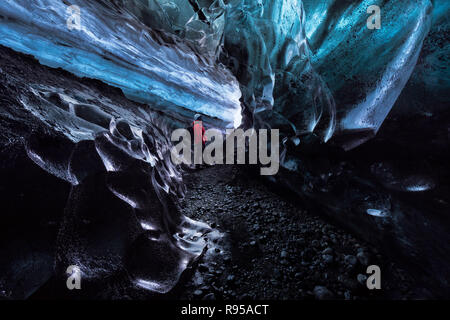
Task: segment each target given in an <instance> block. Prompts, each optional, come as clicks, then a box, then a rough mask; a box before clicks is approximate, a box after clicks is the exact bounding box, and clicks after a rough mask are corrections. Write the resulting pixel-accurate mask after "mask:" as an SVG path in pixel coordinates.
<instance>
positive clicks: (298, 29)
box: [0, 0, 450, 292]
mask: <svg viewBox="0 0 450 320" xmlns="http://www.w3.org/2000/svg"><path fill="white" fill-rule="evenodd" d="M374 4H375V5H379V6H380V8H381V12H382V26H381V29H379V30H369V29H368V28H367V26H366V20H367V18H368V16H369V15H368V14H367V11H366V9H367V8H368V7H369V6H370V5H374ZM77 5H78V6H80V8H81V26H82V28H81V30H69V29H68V28H67V26H66V19H67V18H68V12H67V8H68V4H67V3H66V2H65V1H54V0H39V1H37V0H32V1H26V0H14V1H1V2H0V44H1V45H3V46H6V47H10V48H12V49H14V50H16V51H19V52H23V53H26V54H30V55H32V56H34V57H36V58H37V59H38V60H39V61H40V62H41V63H42V64H44V65H48V66H51V67H55V68H56V67H60V68H62V69H65V70H67V71H69V72H71V73H73V74H75V75H78V76H81V77H87V78H92V79H98V80H101V81H103V82H105V83H107V84H109V85H112V86H114V87H117V88H120V89H121V90H122V91H123V92H124V93H125V95H126V96H127V97H129V98H130V99H132V100H135V101H137V102H141V103H145V104H146V105H148V106H149V107H150V108H141V109H139V110H138V111H137V110H133V111H131V110H129V109H128V108H126V107H122V106H120V105H117V104H115V103H113V102H111V101H108V100H105V99H103V98H102V97H98V96H95V94H93V92H91V91H90V89H89V88H85V87H83V88H81V89H78V90H76V91H75V92H74V91H73V90H72V91H71V90H67V88H61V87H57V86H51V85H48V84H47V85H42V84H40V83H31V84H29V86H24V87H25V88H26V90H27V94H22V95H18V97H19V98H20V101H19V104H18V105H19V106H20V108H22V109H24V110H26V111H27V112H29V113H30V114H31V115H33V117H35V118H36V119H38V120H39V123H43V124H45V126H46V127H48V128H51V130H52V132H54V133H55V132H56V133H57V134H58V135H59V134H61V135H62V136H63V137H64V138H65V139H67V141H66V140H65V141H66V142H67V144H64V146H61V148H62V150H56V151H55V150H50V151H49V150H47V149H46V148H45V147H46V146H45V144H43V143H42V141H40V140H39V139H37V140H33V139H31V140H30V141H27V144H26V147H27V149H26V151H27V156H28V157H29V159H31V161H33V163H35V164H36V165H37V166H39V167H41V168H43V169H44V170H46V171H47V172H49V173H50V174H51V175H52V176H56V177H58V178H60V179H62V180H64V181H66V182H68V183H69V184H70V185H71V186H72V187H73V189H74V191H73V195H74V196H75V195H76V196H79V197H86V199H91V198H89V196H90V195H89V190H92V189H95V188H99V190H102V192H103V196H104V197H105V198H106V199H110V200H111V203H113V204H117V207H118V208H120V209H121V210H122V209H123V210H122V211H121V214H119V215H118V217H117V220H116V221H115V222H116V223H118V224H120V223H130V221H129V220H127V216H126V213H125V214H123V213H124V212H128V211H127V210H131V211H133V212H135V213H136V221H133V222H132V225H133V228H137V230H140V231H142V230H145V231H146V233H145V234H144V235H142V236H139V237H138V238H137V239H132V242H133V243H134V244H135V246H134V247H133V251H132V252H131V253H130V259H129V260H127V262H126V263H127V265H126V268H128V270H133V274H134V281H135V284H136V285H137V286H140V287H142V288H146V289H149V290H152V291H159V292H165V291H167V290H169V289H170V288H171V287H173V285H175V283H176V281H177V279H178V278H179V275H180V273H181V272H182V270H184V269H185V268H186V265H187V263H188V262H189V261H192V260H193V259H194V257H196V256H198V254H199V252H200V251H201V248H203V244H202V243H200V244H199V243H192V242H189V241H185V239H184V240H183V239H182V237H179V236H178V235H177V234H178V232H179V233H180V234H189V233H192V234H195V233H196V232H198V231H199V230H203V228H202V227H199V226H198V225H196V224H195V222H193V221H189V220H186V219H184V218H180V217H179V216H178V217H177V216H175V217H173V216H171V215H170V213H169V211H167V212H164V214H163V217H164V219H166V220H164V219H163V220H164V221H166V224H165V225H164V226H163V227H165V228H166V231H167V228H168V229H169V231H170V232H163V233H158V230H159V229H161V227H162V226H161V225H158V223H160V222H161V221H160V219H159V218H160V216H159V215H156V216H155V215H152V214H149V212H158V213H159V212H160V211H161V210H163V211H164V208H162V207H160V204H161V203H163V204H165V203H166V200H167V199H166V198H165V197H167V196H169V197H174V198H176V197H177V196H178V195H179V194H180V192H181V191H182V190H180V188H181V185H180V183H179V182H180V181H179V179H180V177H179V172H178V171H177V170H176V169H175V168H173V167H172V166H171V164H170V162H169V161H168V160H167V159H165V158H164V150H166V148H167V145H166V143H164V141H165V139H166V137H165V135H167V132H161V131H158V129H156V128H152V127H151V125H150V124H154V123H157V122H159V121H161V119H162V117H158V116H155V114H156V113H155V114H154V113H152V112H151V110H157V111H162V112H164V113H165V114H166V115H168V116H169V118H170V119H171V121H175V122H176V123H177V125H178V126H180V125H183V124H186V123H187V122H190V119H191V118H192V115H193V114H195V113H202V114H204V115H206V116H208V120H207V121H208V122H209V123H210V124H212V125H214V126H217V127H219V128H225V127H230V126H233V127H238V126H240V125H241V126H243V127H252V126H253V127H257V128H258V127H259V128H266V127H268V128H276V129H280V132H281V134H282V139H283V142H284V143H283V146H282V154H281V159H282V162H281V165H282V166H283V168H284V171H283V172H282V173H281V174H280V175H279V176H278V177H275V178H274V179H275V180H276V181H277V182H278V183H279V184H281V185H285V186H287V187H288V188H290V189H292V190H294V191H295V192H297V193H298V194H299V195H300V196H301V197H303V199H305V200H306V201H315V202H316V203H320V207H321V208H324V209H325V211H326V212H328V213H330V215H331V216H333V217H334V218H336V219H337V220H339V221H341V222H342V223H344V224H345V225H346V226H347V227H349V228H350V229H352V230H354V231H355V232H356V233H358V232H359V234H360V235H361V236H363V237H367V238H369V240H370V241H372V242H375V243H377V242H378V243H381V245H386V244H387V243H388V244H389V247H388V248H387V249H386V250H393V249H392V248H394V247H395V246H397V247H398V248H400V249H399V251H401V252H407V253H408V254H410V255H411V256H414V257H421V256H423V257H424V258H423V259H424V260H426V261H427V263H428V264H427V267H426V269H428V270H431V272H434V273H435V274H443V275H444V276H443V277H442V278H441V280H442V281H443V283H444V284H445V281H446V280H445V279H444V277H445V274H446V273H445V270H443V269H442V264H440V263H439V261H445V259H446V258H445V257H446V256H448V252H447V251H445V250H443V249H441V248H438V247H437V246H436V245H430V246H429V247H427V248H426V246H424V245H423V243H424V242H426V241H424V240H423V239H425V238H426V237H428V238H426V239H429V240H430V241H429V243H431V244H435V243H438V242H440V241H443V240H444V242H445V241H446V240H445V239H448V236H447V235H446V230H444V229H445V228H444V226H445V224H442V225H441V224H440V223H439V222H440V221H442V220H444V221H446V219H447V218H446V217H443V216H442V212H445V211H446V209H448V203H449V202H448V199H447V198H446V195H447V197H448V188H447V189H446V187H445V186H443V183H442V177H439V176H437V175H436V174H433V170H435V171H436V172H446V171H445V169H444V168H445V166H447V164H448V161H447V162H446V160H448V157H447V156H446V155H447V154H448V132H449V129H448V102H449V100H450V99H449V95H448V92H449V90H448V87H449V84H450V80H449V79H450V78H449V72H448V66H446V65H448V56H449V54H448V53H449V42H448V31H449V22H448V18H447V15H448V12H449V8H450V4H449V3H448V1H446V0H435V1H431V0H417V1H408V0H398V1H394V0H387V1H382V0H370V1H369V0H358V1H343V0H149V1H144V0H100V1H93V0H91V1H90V0H79V1H77ZM93 101H94V102H93ZM8 110H9V109H8ZM8 110H7V111H5V113H6V114H7V116H10V115H9V114H8V112H12V111H10V110H9V111H8ZM0 111H1V112H2V113H3V110H0ZM154 117H157V119H155V118H154ZM172 125H174V124H173V123H172ZM174 126H175V125H174ZM382 129H384V130H382ZM149 132H151V134H148V133H149ZM56 133H55V134H56ZM374 137H376V139H373V138H374ZM11 139H12V138H11ZM17 139H19V138H17ZM12 140H14V139H12ZM55 143H56V142H55ZM416 143H417V146H416V145H415V144H416ZM56 144H57V143H56ZM57 145H58V144H57ZM67 149H70V152H68V150H67ZM341 149H344V150H345V151H346V152H344V153H343V152H342V150H341ZM43 150H44V151H48V152H43ZM58 151H61V152H58ZM446 152H447V153H446ZM439 154H442V155H443V156H442V157H441V158H439V157H438V155H439ZM63 155H65V156H63ZM396 157H397V158H396ZM446 157H447V158H446ZM442 159H443V160H442ZM85 163H89V164H90V165H89V166H88V167H86V166H85V165H84V164H85ZM130 164H132V165H131V167H133V166H136V168H139V169H142V170H144V171H145V174H143V175H142V174H139V172H136V171H135V170H138V169H136V168H134V169H130ZM155 166H159V167H158V168H159V169H158V170H154V169H150V168H155ZM143 167H144V168H143ZM430 168H432V169H430ZM147 169H148V170H147ZM98 170H100V171H102V170H103V171H104V172H103V171H102V174H103V175H104V176H101V177H100V178H98V177H97V178H98V179H100V180H101V179H105V180H106V184H104V185H102V184H101V183H99V181H98V180H96V179H93V178H92V175H93V174H94V175H95V173H96V172H97V171H98ZM124 172H126V174H124ZM160 172H162V173H163V176H161V175H160ZM141 173H142V172H141ZM124 175H128V177H130V176H131V177H133V179H134V181H135V183H136V185H139V186H141V187H142V190H144V191H142V190H140V191H137V190H135V189H133V188H132V187H130V186H129V185H128V184H127V181H126V180H127V178H125V177H124ZM444 176H445V174H444ZM86 179H88V180H87V184H86V182H85V181H86ZM151 186H153V187H155V188H156V190H157V192H156V193H155V192H153V191H154V190H153V191H152V188H151ZM411 194H412V195H413V196H411ZM148 199H153V200H155V201H148ZM161 199H163V200H161ZM405 199H406V200H405ZM417 199H419V200H420V201H418V200H417ZM91 200H92V199H91ZM86 201H88V200H86ZM89 201H90V200H89ZM169 202H170V201H169ZM427 206H428V207H427ZM442 208H444V209H442ZM70 210H71V211H70V213H71V216H68V219H69V220H68V221H70V223H68V224H67V225H66V230H65V232H64V235H66V236H67V239H65V238H64V239H61V243H63V244H64V245H65V246H70V245H71V243H72V242H75V243H78V242H79V241H80V239H79V238H78V236H79V229H77V228H82V226H80V225H77V224H76V223H75V224H74V225H71V222H72V221H73V220H77V219H78V218H77V217H82V219H84V218H85V215H86V212H85V211H84V208H83V207H80V206H78V205H77V203H76V201H72V202H70ZM119 211H120V210H119ZM131 211H130V212H131ZM175 211H176V210H175ZM424 212H426V213H427V214H426V215H425V214H424ZM103 214H105V212H103V211H101V210H100V209H99V217H98V219H99V221H102V219H103V218H104V217H103V216H102V215H103ZM70 219H73V220H70ZM121 219H123V220H121ZM180 219H181V220H180ZM77 221H78V220H77ZM111 223H112V225H111V228H115V227H117V226H116V225H115V224H114V223H113V222H111ZM181 229H182V230H181ZM131 234H133V232H131ZM168 234H172V235H174V236H173V238H170V239H168V238H167V235H168ZM418 234H420V235H421V236H420V237H419V236H417V235H418ZM89 236H91V235H89ZM422 237H423V238H422ZM94 238H95V237H94ZM125 238H126V237H125ZM158 239H160V240H161V241H159V240H158ZM436 239H437V240H438V241H437V240H436ZM82 240H83V239H82ZM84 240H86V239H84ZM84 240H83V241H84ZM128 240H129V239H124V241H128ZM389 240H390V241H389ZM130 241H131V240H130ZM112 242H113V243H114V241H112ZM394 244H395V245H394ZM102 245H104V243H101V244H99V248H101V247H102ZM391 247H392V248H391ZM99 248H92V250H94V252H96V250H100V249H99ZM59 249H60V250H59V251H58V252H59V257H60V259H61V261H66V262H68V261H72V260H78V262H79V263H80V264H81V265H84V266H85V270H84V272H85V273H87V274H88V273H89V272H93V270H94V271H96V272H99V273H102V272H114V271H115V270H109V271H108V270H106V271H105V270H101V268H98V270H97V269H96V267H95V266H94V265H95V261H91V260H90V259H89V256H91V255H92V254H91V253H89V254H87V253H86V251H84V250H85V247H82V246H80V247H78V248H76V249H75V250H74V252H75V253H74V255H68V254H66V252H67V247H64V246H62V247H60V248H59ZM111 249H117V250H118V251H117V252H116V255H114V254H113V255H111V256H108V257H104V258H105V260H104V261H108V259H109V261H114V263H113V264H112V265H114V266H118V265H120V263H122V262H121V261H120V259H119V258H117V257H118V256H119V257H120V254H121V253H123V251H120V250H122V249H123V248H120V246H118V247H116V248H111ZM158 250H163V251H164V250H165V251H170V252H172V253H173V255H172V256H171V257H172V258H173V259H174V260H176V261H177V263H176V264H173V265H172V266H171V267H172V268H171V269H170V270H166V271H167V272H166V271H161V270H154V269H148V270H147V269H145V268H141V265H140V263H139V261H138V260H139V259H138V258H137V257H139V256H142V257H143V261H146V262H148V263H149V264H150V262H151V261H152V259H153V256H152V255H151V253H152V252H154V251H158ZM112 251H114V250H112ZM397 252H398V251H397ZM435 257H437V258H436V259H435ZM160 258H161V259H160V260H158V264H157V265H167V264H169V262H168V261H167V260H166V258H167V259H168V257H160ZM115 259H116V260H115ZM104 261H103V262H104ZM436 261H437V262H436ZM89 270H90V271H89ZM93 273H94V275H93V276H95V272H93Z"/></svg>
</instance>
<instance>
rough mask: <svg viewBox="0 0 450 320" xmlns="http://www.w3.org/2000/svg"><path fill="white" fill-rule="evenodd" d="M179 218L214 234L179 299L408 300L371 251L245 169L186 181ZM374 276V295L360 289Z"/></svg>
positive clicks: (209, 171) (398, 274) (201, 173)
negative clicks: (376, 271) (372, 269)
mask: <svg viewBox="0 0 450 320" xmlns="http://www.w3.org/2000/svg"><path fill="white" fill-rule="evenodd" d="M185 181H186V183H187V190H188V191H187V194H186V197H185V199H184V200H183V201H182V208H183V210H184V214H186V215H187V216H189V217H191V218H193V219H196V220H201V221H204V222H206V223H208V224H209V225H210V226H212V227H213V228H214V229H216V230H217V231H215V232H213V233H211V234H209V235H206V238H208V243H209V245H208V250H207V251H206V253H205V255H204V256H203V258H202V259H201V260H200V261H199V264H198V267H197V268H195V270H194V272H193V276H192V278H191V279H190V280H188V281H187V282H186V283H185V284H184V285H181V287H180V288H178V289H177V290H175V292H174V294H175V295H176V296H177V297H181V298H183V299H199V300H200V299H203V300H214V299H219V300H220V299H224V300H228V299H241V300H247V299H282V300H285V299H330V298H331V299H387V298H393V299H411V298H420V297H417V296H416V293H415V292H414V291H413V290H412V288H414V280H413V279H412V278H411V277H410V276H409V275H408V274H407V273H406V272H405V271H404V270H402V269H401V268H400V267H398V266H397V265H396V263H394V262H393V261H392V260H390V259H388V258H386V257H384V256H383V255H381V254H380V253H379V252H378V251H377V249H376V248H374V247H372V246H370V245H368V244H367V243H365V242H363V241H360V240H358V239H356V238H355V237H353V236H352V235H350V234H348V233H347V232H346V231H344V230H342V229H340V228H339V227H337V226H334V225H332V224H329V223H327V222H325V221H324V220H323V219H322V218H320V217H318V216H315V215H313V214H311V213H310V212H308V211H307V210H306V209H305V208H304V207H302V205H301V203H300V204H299V203H295V199H288V198H287V197H283V196H282V195H280V194H275V193H273V192H271V191H270V190H269V188H268V187H267V186H266V185H265V184H264V183H262V181H261V179H260V178H259V177H256V176H252V174H249V170H248V168H247V167H245V166H227V165H223V166H215V167H208V168H203V169H200V170H196V171H192V172H187V173H186V174H185ZM373 264H374V265H378V266H380V268H381V275H382V278H381V286H382V289H381V290H369V289H367V286H366V279H367V277H366V276H367V274H366V269H367V267H368V266H369V265H373Z"/></svg>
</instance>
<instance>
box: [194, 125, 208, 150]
mask: <svg viewBox="0 0 450 320" xmlns="http://www.w3.org/2000/svg"><path fill="white" fill-rule="evenodd" d="M192 126H193V127H194V143H196V144H197V143H200V142H201V143H202V144H203V145H205V144H206V136H205V127H203V122H202V121H194V122H193V123H192Z"/></svg>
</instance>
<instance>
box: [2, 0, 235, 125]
mask: <svg viewBox="0 0 450 320" xmlns="http://www.w3.org/2000/svg"><path fill="white" fill-rule="evenodd" d="M77 5H78V6H79V7H80V9H81V15H80V23H81V30H77V29H72V30H70V29H69V28H68V26H67V21H68V19H69V18H70V14H71V13H70V12H69V11H68V6H67V5H66V4H65V3H64V2H63V1H52V0H47V1H26V0H18V1H2V3H1V4H0V15H1V21H0V38H1V40H0V44H2V45H4V46H7V47H10V48H12V49H14V50H17V51H20V52H23V53H27V54H31V55H33V56H35V57H36V58H38V59H39V61H40V62H41V63H43V64H45V65H48V66H51V67H61V68H63V69H66V70H68V71H70V72H72V73H74V74H76V75H78V76H80V77H89V78H94V79H99V80H102V81H104V82H106V83H108V84H110V85H112V86H116V87H119V88H121V89H122V90H123V91H124V93H125V94H126V95H127V96H128V97H130V98H131V99H133V100H136V101H138V102H144V103H147V104H149V105H152V106H153V107H155V108H159V109H161V110H164V111H166V112H171V113H172V114H176V113H181V114H183V112H185V110H190V111H191V113H186V112H185V113H186V114H188V115H189V114H190V115H191V116H192V113H193V112H194V113H195V112H199V113H203V114H205V115H207V116H210V117H211V118H217V119H220V120H222V121H223V122H225V125H231V126H239V124H240V110H241V109H240V102H239V99H240V97H241V93H240V90H239V85H238V83H237V81H236V80H235V78H234V77H233V76H232V75H231V73H230V72H229V71H228V70H226V69H225V68H223V67H222V66H220V65H212V64H210V63H208V62H207V61H206V59H204V58H203V57H202V56H200V55H198V54H197V53H196V52H195V51H194V50H192V49H191V48H190V47H189V46H188V45H187V44H186V43H183V42H182V41H179V40H177V39H174V38H173V39H171V40H169V39H168V38H170V37H168V38H167V39H164V38H163V37H162V36H161V35H159V34H157V33H155V32H153V31H152V30H151V29H149V28H148V27H146V26H145V25H144V24H143V23H141V22H139V20H138V19H137V18H136V17H134V16H132V15H131V14H130V13H128V12H127V11H126V10H123V8H122V9H120V7H117V6H115V5H113V4H111V3H110V2H107V1H87V0H81V1H78V2H77ZM166 42H176V45H165V43H166Z"/></svg>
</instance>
